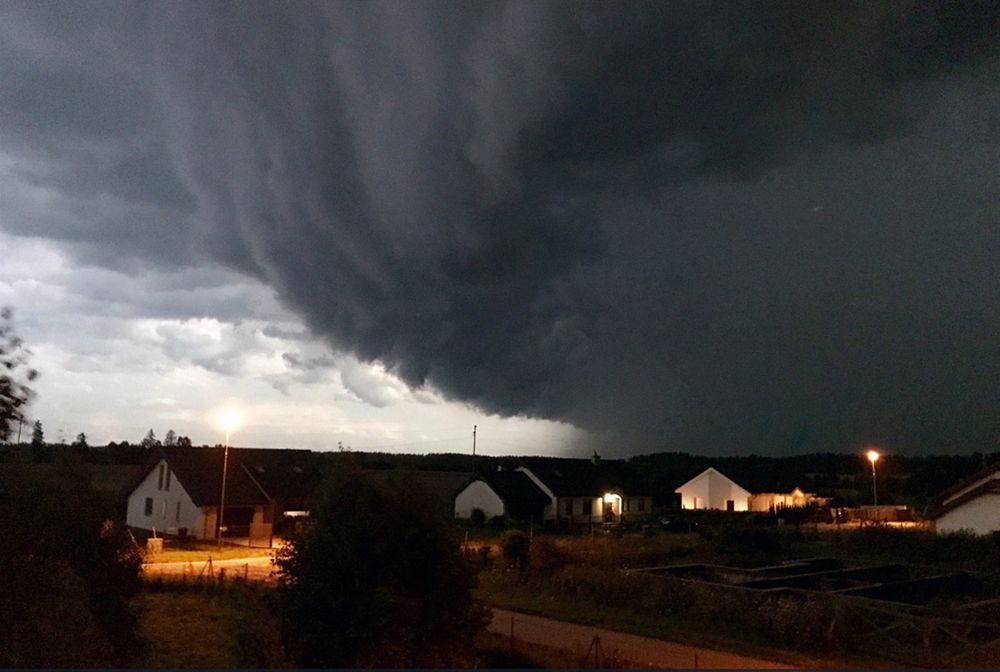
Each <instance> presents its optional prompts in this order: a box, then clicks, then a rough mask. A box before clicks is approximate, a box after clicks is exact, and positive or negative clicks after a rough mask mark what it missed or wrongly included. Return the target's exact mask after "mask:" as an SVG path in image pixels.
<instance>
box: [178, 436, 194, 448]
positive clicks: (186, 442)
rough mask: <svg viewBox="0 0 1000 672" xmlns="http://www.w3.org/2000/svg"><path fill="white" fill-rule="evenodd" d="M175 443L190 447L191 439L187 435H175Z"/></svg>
mask: <svg viewBox="0 0 1000 672" xmlns="http://www.w3.org/2000/svg"><path fill="white" fill-rule="evenodd" d="M177 445H178V446H186V447H188V448H190V447H191V439H190V438H188V437H186V436H178V437H177Z"/></svg>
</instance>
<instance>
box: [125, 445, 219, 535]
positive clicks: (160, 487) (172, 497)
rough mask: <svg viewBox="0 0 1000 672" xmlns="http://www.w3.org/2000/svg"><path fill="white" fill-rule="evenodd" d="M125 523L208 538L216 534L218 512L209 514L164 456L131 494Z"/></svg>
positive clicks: (165, 532)
mask: <svg viewBox="0 0 1000 672" xmlns="http://www.w3.org/2000/svg"><path fill="white" fill-rule="evenodd" d="M125 523H126V524H127V525H128V526H129V527H135V528H137V529H140V530H156V531H157V532H158V533H159V534H161V535H165V534H177V532H178V530H182V529H183V530H185V531H186V532H187V533H188V534H190V535H192V536H194V537H196V538H198V539H205V538H211V537H214V536H215V512H214V510H213V511H212V512H211V516H210V517H209V516H207V515H206V512H205V511H203V510H202V507H200V506H198V505H196V504H195V503H194V501H193V500H192V499H191V495H189V494H188V492H187V490H185V489H184V486H183V485H181V483H180V481H178V480H177V478H176V476H175V475H174V471H173V470H172V469H171V468H170V465H169V464H168V463H167V460H166V459H164V458H161V459H160V460H159V461H158V462H156V463H155V464H154V465H153V467H152V469H150V470H149V472H148V473H147V474H146V475H145V477H144V478H143V479H142V481H140V482H139V484H138V485H137V486H136V487H135V489H134V490H132V494H131V495H129V498H128V504H127V510H126V514H125Z"/></svg>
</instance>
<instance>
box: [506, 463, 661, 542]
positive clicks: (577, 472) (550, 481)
mask: <svg viewBox="0 0 1000 672" xmlns="http://www.w3.org/2000/svg"><path fill="white" fill-rule="evenodd" d="M514 470H515V471H520V472H522V473H524V474H526V475H527V476H528V477H529V478H530V479H531V480H532V481H533V482H534V483H535V485H537V486H538V488H539V489H540V490H541V491H542V492H544V493H545V495H546V496H547V497H548V500H549V501H548V504H546V505H545V508H544V510H543V512H542V515H543V517H544V519H545V520H550V521H554V522H557V523H560V524H567V525H591V524H594V523H618V524H620V523H623V522H625V521H626V520H641V519H643V518H648V517H649V516H651V515H652V510H653V493H652V492H651V491H650V489H649V488H648V487H647V486H646V485H644V484H643V483H642V481H641V480H639V479H638V478H637V477H636V476H635V474H634V472H633V470H632V469H631V468H630V466H629V464H628V463H627V462H625V461H623V460H602V459H601V457H600V456H599V455H598V454H597V453H596V452H595V453H594V456H593V457H592V458H591V459H589V460H581V459H566V458H554V457H525V458H521V459H520V461H519V462H518V464H517V465H516V466H515V467H514Z"/></svg>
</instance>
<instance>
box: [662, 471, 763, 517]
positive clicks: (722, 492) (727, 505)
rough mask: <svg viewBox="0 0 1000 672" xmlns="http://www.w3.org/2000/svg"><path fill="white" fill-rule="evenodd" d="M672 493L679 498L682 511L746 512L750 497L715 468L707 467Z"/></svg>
mask: <svg viewBox="0 0 1000 672" xmlns="http://www.w3.org/2000/svg"><path fill="white" fill-rule="evenodd" d="M674 492H676V493H677V494H679V495H680V496H681V508H682V509H716V510H719V511H748V510H749V509H750V498H751V496H752V495H751V493H750V492H749V491H748V490H745V489H744V488H743V487H741V486H740V485H739V484H738V483H736V482H735V481H733V480H732V479H730V478H729V477H728V476H726V475H725V474H723V473H722V472H720V471H719V470H717V469H716V468H715V467H709V468H708V469H706V470H705V471H703V472H701V473H700V474H698V475H697V476H695V477H694V478H692V479H691V480H690V481H688V482H687V483H685V484H684V485H682V486H680V487H679V488H677V489H676V490H675V491H674Z"/></svg>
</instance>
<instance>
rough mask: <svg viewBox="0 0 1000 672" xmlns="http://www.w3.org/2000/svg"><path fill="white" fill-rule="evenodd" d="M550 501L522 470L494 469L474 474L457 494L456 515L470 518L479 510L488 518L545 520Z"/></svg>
mask: <svg viewBox="0 0 1000 672" xmlns="http://www.w3.org/2000/svg"><path fill="white" fill-rule="evenodd" d="M549 503H550V499H549V496H548V495H547V494H546V493H545V492H544V491H543V490H542V489H541V488H540V487H539V486H538V485H536V484H535V482H534V481H533V480H531V477H530V476H528V474H526V473H524V472H523V471H493V472H488V473H485V474H480V475H477V476H474V477H473V478H472V479H471V480H469V481H468V483H467V484H466V485H465V487H463V488H462V489H461V491H460V492H459V493H458V494H457V495H456V496H455V517H456V518H469V517H471V516H472V512H473V511H475V510H476V509H479V510H480V511H482V512H483V514H485V516H486V517H487V518H493V517H494V516H507V517H508V518H517V519H520V520H529V519H536V520H542V519H543V518H544V516H545V507H546V506H547V505H548V504H549Z"/></svg>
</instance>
